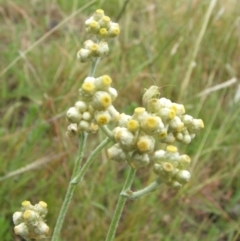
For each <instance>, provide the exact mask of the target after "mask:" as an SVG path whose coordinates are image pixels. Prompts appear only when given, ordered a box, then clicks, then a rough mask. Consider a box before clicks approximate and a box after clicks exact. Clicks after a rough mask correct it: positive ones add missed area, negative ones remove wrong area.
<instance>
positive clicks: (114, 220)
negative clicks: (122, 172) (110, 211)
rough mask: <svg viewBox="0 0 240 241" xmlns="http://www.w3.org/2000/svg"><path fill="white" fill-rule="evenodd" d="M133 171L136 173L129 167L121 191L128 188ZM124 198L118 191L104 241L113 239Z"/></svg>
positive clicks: (134, 171)
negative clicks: (116, 201) (115, 204)
mask: <svg viewBox="0 0 240 241" xmlns="http://www.w3.org/2000/svg"><path fill="white" fill-rule="evenodd" d="M135 173H136V170H135V169H133V168H130V169H129V173H128V177H127V179H126V181H125V183H124V186H123V190H122V191H124V190H128V189H130V187H131V185H132V182H133V179H134V176H135ZM126 200H127V199H126V197H125V196H123V195H121V193H120V195H119V198H118V203H117V206H116V209H115V211H114V215H113V218H112V222H111V225H110V227H109V230H108V234H107V238H106V240H105V241H112V240H113V239H114V237H115V233H116V230H117V227H118V223H119V220H120V218H121V215H122V211H123V207H124V205H125V203H126Z"/></svg>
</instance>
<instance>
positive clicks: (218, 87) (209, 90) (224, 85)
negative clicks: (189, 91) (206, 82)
mask: <svg viewBox="0 0 240 241" xmlns="http://www.w3.org/2000/svg"><path fill="white" fill-rule="evenodd" d="M236 82H237V78H235V77H234V78H232V79H230V80H227V81H225V82H223V83H221V84H218V85H215V86H213V87H210V88H207V89H206V90H204V91H202V92H200V93H199V94H197V97H201V96H204V95H208V94H210V93H212V92H215V91H218V90H221V89H225V88H227V87H229V86H231V85H233V84H235V83H236Z"/></svg>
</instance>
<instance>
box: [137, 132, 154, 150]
mask: <svg viewBox="0 0 240 241" xmlns="http://www.w3.org/2000/svg"><path fill="white" fill-rule="evenodd" d="M154 145H155V140H154V138H153V137H151V136H147V135H144V136H140V137H139V139H138V141H137V148H138V150H139V151H140V152H151V151H153V149H154Z"/></svg>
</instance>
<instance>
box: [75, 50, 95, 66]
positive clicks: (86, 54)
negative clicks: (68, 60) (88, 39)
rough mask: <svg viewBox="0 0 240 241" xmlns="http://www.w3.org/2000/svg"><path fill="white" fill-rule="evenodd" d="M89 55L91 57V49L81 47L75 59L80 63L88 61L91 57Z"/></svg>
mask: <svg viewBox="0 0 240 241" xmlns="http://www.w3.org/2000/svg"><path fill="white" fill-rule="evenodd" d="M91 57H92V55H91V51H90V50H89V49H83V48H82V49H80V50H79V51H78V52H77V59H78V60H79V61H80V62H82V63H85V62H87V61H89V60H90V59H91Z"/></svg>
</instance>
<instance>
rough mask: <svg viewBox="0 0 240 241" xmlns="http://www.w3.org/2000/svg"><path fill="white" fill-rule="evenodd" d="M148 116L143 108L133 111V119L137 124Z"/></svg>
mask: <svg viewBox="0 0 240 241" xmlns="http://www.w3.org/2000/svg"><path fill="white" fill-rule="evenodd" d="M147 116H148V112H147V111H146V109H145V108H143V107H137V108H135V109H134V114H133V116H132V118H133V119H135V120H137V121H138V122H139V123H141V122H142V121H144V120H145V119H146V118H147Z"/></svg>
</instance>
